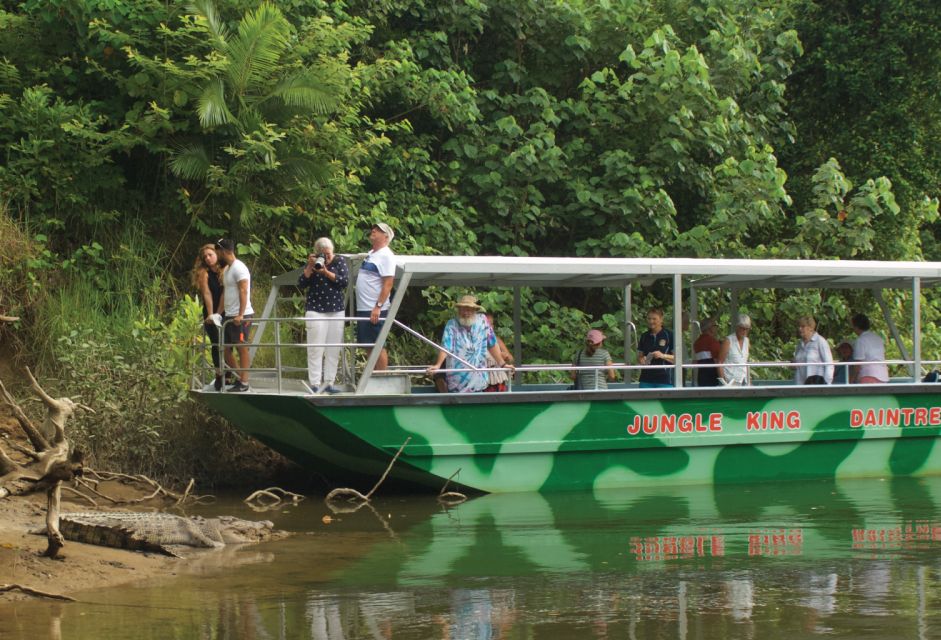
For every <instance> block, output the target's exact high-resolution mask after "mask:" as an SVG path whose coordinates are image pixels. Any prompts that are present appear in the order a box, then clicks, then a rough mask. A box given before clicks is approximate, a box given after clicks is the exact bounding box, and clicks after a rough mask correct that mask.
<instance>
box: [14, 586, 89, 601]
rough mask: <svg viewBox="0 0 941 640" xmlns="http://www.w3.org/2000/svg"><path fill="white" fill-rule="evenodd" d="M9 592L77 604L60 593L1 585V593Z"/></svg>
mask: <svg viewBox="0 0 941 640" xmlns="http://www.w3.org/2000/svg"><path fill="white" fill-rule="evenodd" d="M7 591H22V592H23V593H25V594H28V595H31V596H38V597H40V598H52V599H53V600H65V601H66V602H77V601H76V600H75V598H70V597H69V596H64V595H62V594H60V593H49V592H48V591H40V590H39V589H33V588H32V587H27V586H25V585H22V584H0V593H4V592H7Z"/></svg>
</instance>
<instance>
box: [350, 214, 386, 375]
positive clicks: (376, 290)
mask: <svg viewBox="0 0 941 640" xmlns="http://www.w3.org/2000/svg"><path fill="white" fill-rule="evenodd" d="M394 237H395V233H394V232H393V231H392V227H390V226H389V225H387V224H386V223H385V222H377V223H376V224H374V225H373V226H372V228H371V229H370V230H369V243H370V244H371V245H372V249H370V250H369V253H368V254H366V259H365V260H364V261H363V264H362V265H360V267H359V273H357V275H356V317H358V318H363V320H360V321H359V322H357V323H356V341H357V342H360V343H364V344H366V343H374V342H376V340H377V339H378V338H379V331H380V330H381V329H382V322H380V320H381V319H382V318H385V317H386V314H387V313H388V312H389V296H390V295H391V294H392V282H393V280H394V279H395V254H394V253H392V249H390V248H389V243H390V242H392V238H394ZM388 366H389V354H388V353H387V352H386V350H385V349H382V351H380V352H379V359H378V360H377V361H376V368H375V370H376V371H382V370H383V369H385V368H387V367H388Z"/></svg>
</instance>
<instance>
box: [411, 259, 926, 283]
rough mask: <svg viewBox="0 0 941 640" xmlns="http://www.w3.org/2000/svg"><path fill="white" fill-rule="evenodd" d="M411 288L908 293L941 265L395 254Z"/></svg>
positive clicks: (840, 261)
mask: <svg viewBox="0 0 941 640" xmlns="http://www.w3.org/2000/svg"><path fill="white" fill-rule="evenodd" d="M396 260H397V262H398V269H399V272H400V273H410V274H411V283H410V284H412V285H420V286H425V285H431V284H435V285H442V286H448V285H464V286H474V287H511V286H529V287H623V286H625V285H627V284H631V283H634V284H647V283H650V282H652V281H654V280H659V279H663V278H672V277H673V276H674V275H675V274H682V275H683V276H684V277H685V278H686V279H687V280H689V279H692V282H693V284H695V286H696V287H697V288H707V287H708V288H725V289H741V288H801V289H806V288H873V287H875V288H909V287H911V286H912V278H913V277H919V278H921V285H922V286H923V287H924V286H930V285H934V284H938V283H941V263H937V262H876V261H850V260H724V259H715V260H714V259H697V258H659V259H651V258H514V257H487V256H408V255H402V256H396Z"/></svg>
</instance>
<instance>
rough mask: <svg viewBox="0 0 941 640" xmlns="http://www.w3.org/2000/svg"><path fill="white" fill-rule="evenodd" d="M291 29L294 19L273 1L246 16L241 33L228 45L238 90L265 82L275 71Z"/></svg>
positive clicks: (242, 22) (234, 85) (234, 80)
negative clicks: (289, 18)
mask: <svg viewBox="0 0 941 640" xmlns="http://www.w3.org/2000/svg"><path fill="white" fill-rule="evenodd" d="M290 33H291V25H290V23H289V22H288V21H287V20H286V19H285V17H284V15H283V14H282V13H281V10H280V9H278V8H277V7H275V6H274V5H272V4H270V3H267V2H265V3H264V4H262V5H261V6H260V7H258V9H256V10H255V11H251V12H248V13H246V14H245V15H244V16H243V17H242V20H241V21H240V22H239V27H238V37H236V38H233V39H232V40H231V41H230V42H229V46H228V56H229V62H230V64H229V78H230V80H231V83H232V85H233V87H234V89H235V90H236V92H237V93H240V94H241V93H245V92H246V90H247V89H249V88H250V87H252V86H259V85H261V86H263V85H264V84H265V82H266V81H267V80H268V79H269V78H271V77H272V76H273V75H274V74H275V72H276V71H277V68H278V61H279V60H280V59H281V55H282V54H283V53H284V51H285V49H287V46H288V38H289V36H290Z"/></svg>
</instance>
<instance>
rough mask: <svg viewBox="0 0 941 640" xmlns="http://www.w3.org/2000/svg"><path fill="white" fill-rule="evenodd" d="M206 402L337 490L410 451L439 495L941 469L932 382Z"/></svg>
mask: <svg viewBox="0 0 941 640" xmlns="http://www.w3.org/2000/svg"><path fill="white" fill-rule="evenodd" d="M199 395H200V396H201V398H202V399H203V400H204V401H205V402H206V403H208V404H209V405H210V406H211V407H213V408H214V409H215V410H217V411H219V412H220V413H221V414H223V415H224V416H225V417H226V418H227V419H229V420H230V421H231V422H233V423H234V424H235V425H237V426H238V427H239V428H240V429H241V430H243V431H244V432H245V433H247V434H249V435H251V436H252V437H255V438H257V439H259V440H260V441H262V442H264V443H265V444H267V445H268V446H270V447H271V448H273V449H275V450H276V451H279V452H280V453H282V454H284V455H286V456H287V457H288V458H290V459H292V460H294V461H295V462H297V463H299V464H301V465H302V466H304V467H306V468H308V469H310V470H311V471H313V472H317V473H320V474H322V475H323V476H325V477H326V478H328V480H329V482H330V483H331V484H334V485H335V486H341V485H340V484H339V483H350V484H347V485H345V486H355V487H360V488H361V487H366V488H368V487H369V486H371V485H372V484H373V483H374V482H375V481H376V480H378V478H379V477H380V476H381V475H382V473H383V471H384V470H385V468H386V466H387V465H388V464H389V462H390V461H391V459H392V457H393V456H394V455H395V453H396V452H397V451H398V450H399V449H400V448H402V446H403V444H404V445H405V446H404V448H403V450H402V453H401V456H400V458H399V459H398V460H397V461H396V463H395V465H394V466H393V469H392V472H391V475H390V478H391V479H392V481H393V482H396V483H398V485H399V486H400V487H404V488H416V487H423V488H426V489H432V490H438V489H440V488H441V487H442V486H443V485H444V483H445V481H446V480H447V479H448V478H451V477H452V476H453V477H454V480H452V482H454V483H456V484H457V486H460V487H463V488H465V489H471V490H476V491H483V492H492V493H496V492H513V491H541V492H550V491H562V490H586V489H589V490H590V489H605V488H625V487H651V486H658V485H663V484H705V485H708V484H725V483H736V482H738V483H741V482H744V483H749V482H761V481H779V480H797V479H807V478H832V479H840V478H852V477H888V476H923V475H933V474H939V473H941V452H939V451H938V447H937V443H938V434H939V431H941V393H938V392H937V391H935V389H934V388H933V387H932V386H931V385H912V386H906V387H904V388H899V386H898V385H885V386H873V387H869V388H867V387H831V388H822V389H821V388H817V389H813V390H810V389H809V388H806V387H805V388H798V387H794V388H773V389H771V388H769V389H761V388H750V389H740V390H717V391H712V392H710V393H705V392H703V391H702V390H671V391H670V392H669V393H663V392H662V391H661V392H656V393H652V392H648V391H636V390H625V391H621V392H607V393H581V394H571V393H566V394H562V393H550V392H543V393H526V392H514V393H509V394H475V395H474V396H473V397H464V398H461V397H455V396H433V395H425V396H424V397H423V396H422V395H421V394H416V395H414V396H395V397H386V398H382V397H372V398H361V397H346V398H344V397H339V396H333V397H323V396H313V397H302V396H284V395H280V396H279V395H275V394H270V395H269V394H263V393H249V394H231V393H230V394H214V393H204V394H199ZM406 443H407V444H406ZM455 474H456V475H455Z"/></svg>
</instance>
